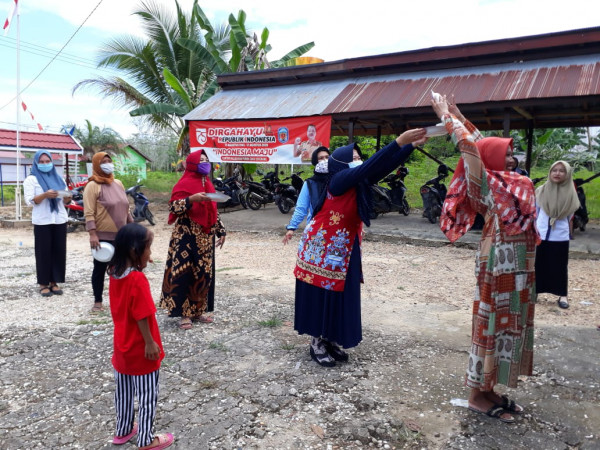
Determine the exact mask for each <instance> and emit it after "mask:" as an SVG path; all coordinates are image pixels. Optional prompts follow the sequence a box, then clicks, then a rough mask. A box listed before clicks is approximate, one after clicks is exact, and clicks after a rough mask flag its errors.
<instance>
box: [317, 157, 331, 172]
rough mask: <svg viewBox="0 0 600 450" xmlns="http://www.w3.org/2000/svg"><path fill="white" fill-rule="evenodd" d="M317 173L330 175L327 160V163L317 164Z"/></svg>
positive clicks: (320, 162)
mask: <svg viewBox="0 0 600 450" xmlns="http://www.w3.org/2000/svg"><path fill="white" fill-rule="evenodd" d="M315 172H316V173H328V172H329V165H328V164H327V160H325V161H319V162H318V163H317V165H316V166H315Z"/></svg>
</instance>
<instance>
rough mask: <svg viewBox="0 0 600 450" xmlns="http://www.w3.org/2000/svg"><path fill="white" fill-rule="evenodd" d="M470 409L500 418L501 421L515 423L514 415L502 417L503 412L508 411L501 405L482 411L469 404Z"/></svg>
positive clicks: (493, 417)
mask: <svg viewBox="0 0 600 450" xmlns="http://www.w3.org/2000/svg"><path fill="white" fill-rule="evenodd" d="M469 410H471V411H473V412H476V413H478V414H484V415H486V416H488V417H491V418H492V419H498V420H499V421H500V422H504V423H515V418H514V417H511V418H510V419H507V418H505V417H502V414H506V413H507V411H505V410H504V408H501V407H500V406H496V405H494V406H492V407H491V408H490V409H488V410H487V411H480V410H478V409H475V408H473V407H472V406H469Z"/></svg>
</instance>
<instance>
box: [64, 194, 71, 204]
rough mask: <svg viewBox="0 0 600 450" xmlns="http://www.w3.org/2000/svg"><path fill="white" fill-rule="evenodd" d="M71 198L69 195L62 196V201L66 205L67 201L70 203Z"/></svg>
mask: <svg viewBox="0 0 600 450" xmlns="http://www.w3.org/2000/svg"><path fill="white" fill-rule="evenodd" d="M71 200H73V197H71V196H70V195H69V196H67V197H63V203H64V204H65V205H68V204H69V203H71Z"/></svg>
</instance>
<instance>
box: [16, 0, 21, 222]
mask: <svg viewBox="0 0 600 450" xmlns="http://www.w3.org/2000/svg"><path fill="white" fill-rule="evenodd" d="M16 8H17V10H16V11H15V12H16V13H17V187H16V189H15V216H16V217H15V219H16V220H21V217H22V216H21V182H20V178H21V136H20V128H21V111H20V108H21V95H20V94H21V61H20V51H21V29H20V20H19V17H20V14H19V8H18V7H16Z"/></svg>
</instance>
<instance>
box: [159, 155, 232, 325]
mask: <svg viewBox="0 0 600 450" xmlns="http://www.w3.org/2000/svg"><path fill="white" fill-rule="evenodd" d="M209 174H210V162H208V156H207V155H206V153H205V152H204V151H203V150H201V151H196V152H193V153H190V154H189V155H188V157H187V158H186V162H185V171H184V172H183V175H182V177H181V179H180V180H179V181H178V182H177V184H176V185H175V186H174V187H173V191H172V193H171V200H170V202H169V211H170V214H169V224H175V227H174V228H173V234H172V235H171V241H170V242H169V252H168V255H167V263H166V267H165V275H164V279H163V286H162V293H161V296H160V306H161V307H163V308H166V309H167V310H168V311H169V316H170V317H179V318H180V319H179V328H181V329H182V330H189V329H190V328H192V322H193V321H197V322H203V323H211V322H212V321H213V318H212V317H210V316H206V315H204V313H205V312H211V311H213V309H214V298H215V247H220V248H222V247H223V244H224V243H225V234H226V233H225V227H223V224H222V223H221V220H220V219H219V214H218V212H217V205H216V203H215V202H214V201H212V200H211V199H210V194H214V192H215V187H214V186H213V184H212V182H211V180H210V177H209Z"/></svg>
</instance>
